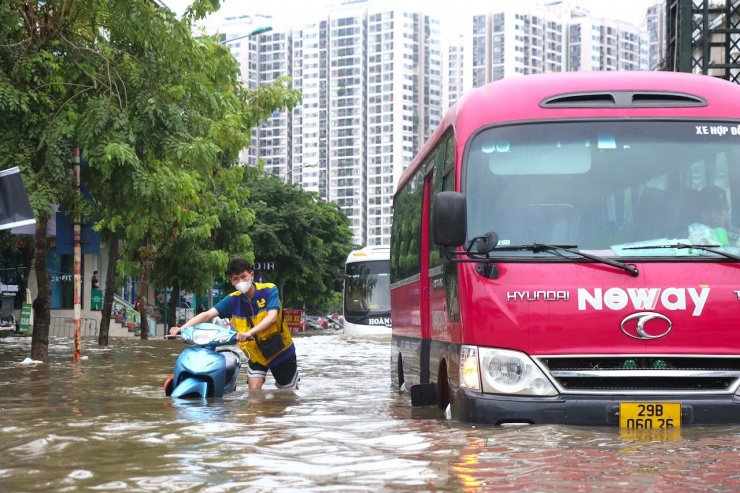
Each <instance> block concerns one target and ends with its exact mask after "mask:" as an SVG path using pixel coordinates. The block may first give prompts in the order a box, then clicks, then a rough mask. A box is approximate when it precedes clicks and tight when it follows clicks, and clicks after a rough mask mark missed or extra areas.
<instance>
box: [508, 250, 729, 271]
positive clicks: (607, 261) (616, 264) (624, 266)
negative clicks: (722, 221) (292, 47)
mask: <svg viewBox="0 0 740 493" xmlns="http://www.w3.org/2000/svg"><path fill="white" fill-rule="evenodd" d="M575 248H578V245H545V244H542V243H532V244H531V245H503V246H497V247H496V248H494V250H499V251H522V250H531V251H532V253H540V252H547V251H551V252H568V253H572V254H573V255H579V256H581V257H583V258H587V259H589V260H593V261H594V262H599V263H601V264H606V265H611V266H612V267H616V268H617V269H622V270H623V271H625V272H629V273H630V274H632V276H633V277H637V276H638V275H639V274H640V271H638V270H637V267H635V266H634V265H627V264H625V263H623V262H618V261H616V260H612V259H609V258H605V257H599V256H598V255H591V254H590V253H584V252H581V251H580V250H575ZM739 260H740V258H739Z"/></svg>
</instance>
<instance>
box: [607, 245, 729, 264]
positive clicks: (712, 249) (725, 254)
mask: <svg viewBox="0 0 740 493" xmlns="http://www.w3.org/2000/svg"><path fill="white" fill-rule="evenodd" d="M721 247H722V245H689V244H687V243H676V244H675V245H649V246H648V245H644V246H634V247H625V248H623V249H622V250H649V249H651V248H655V249H658V248H675V249H677V250H683V249H686V248H696V249H697V250H704V251H705V252H712V253H716V254H717V255H722V256H723V257H727V258H731V259H733V260H738V261H740V255H735V254H734V253H730V252H725V251H722V250H717V248H721Z"/></svg>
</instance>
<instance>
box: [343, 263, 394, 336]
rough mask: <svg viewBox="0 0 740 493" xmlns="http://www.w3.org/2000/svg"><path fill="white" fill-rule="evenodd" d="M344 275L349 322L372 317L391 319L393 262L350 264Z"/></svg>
mask: <svg viewBox="0 0 740 493" xmlns="http://www.w3.org/2000/svg"><path fill="white" fill-rule="evenodd" d="M345 274H346V275H345V279H344V317H345V319H346V320H348V321H350V322H352V321H357V320H359V319H363V318H366V317H371V316H386V317H387V316H390V312H391V299H390V260H374V261H367V262H353V263H348V264H347V266H346V270H345ZM358 323H359V321H358Z"/></svg>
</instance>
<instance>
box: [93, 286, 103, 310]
mask: <svg viewBox="0 0 740 493" xmlns="http://www.w3.org/2000/svg"><path fill="white" fill-rule="evenodd" d="M102 309H103V290H102V289H92V290H91V291H90V310H102Z"/></svg>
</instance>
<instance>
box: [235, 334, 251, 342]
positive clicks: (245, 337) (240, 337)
mask: <svg viewBox="0 0 740 493" xmlns="http://www.w3.org/2000/svg"><path fill="white" fill-rule="evenodd" d="M253 340H254V337H252V336H251V335H249V332H237V333H236V342H245V341H253Z"/></svg>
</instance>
